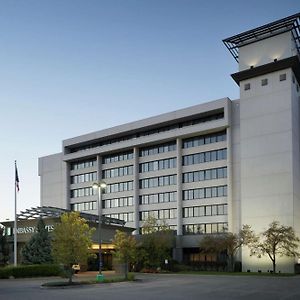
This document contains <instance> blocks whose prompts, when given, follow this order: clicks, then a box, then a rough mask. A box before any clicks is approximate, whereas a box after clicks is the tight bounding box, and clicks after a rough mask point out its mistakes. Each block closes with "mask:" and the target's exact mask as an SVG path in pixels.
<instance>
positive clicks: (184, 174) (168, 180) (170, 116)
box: [39, 14, 300, 272]
mask: <svg viewBox="0 0 300 300" xmlns="http://www.w3.org/2000/svg"><path fill="white" fill-rule="evenodd" d="M299 20H300V14H296V15H293V16H290V17H287V18H284V19H281V20H278V21H275V22H273V23H270V24H266V25H264V26H261V27H259V28H256V29H253V30H250V31H247V32H244V33H241V34H238V35H236V36H233V37H230V38H228V39H225V40H224V41H223V42H224V44H225V45H226V47H227V48H228V50H229V51H230V53H231V54H232V56H233V57H234V59H235V60H236V61H237V62H238V66H239V70H238V72H237V73H235V74H232V78H233V80H234V81H235V83H236V84H237V85H238V87H239V89H240V99H238V100H230V99H228V98H223V99H218V100H215V101H212V102H207V103H203V104H199V105H196V106H193V107H188V108H185V109H181V110H177V111H173V112H170V113H165V114H162V115H158V116H154V117H151V118H147V119H144V120H140V121H136V122H132V123H128V124H124V125H120V126H116V127H112V128H109V129H104V130H100V131H97V132H93V133H89V134H86V135H82V136H78V137H74V138H70V139H67V140H64V141H63V142H62V152H61V153H57V154H53V155H50V156H46V157H41V158H40V159H39V175H40V182H41V205H42V206H55V207H60V208H64V209H72V210H75V211H83V212H88V213H92V214H97V193H96V192H95V191H94V190H93V188H92V184H93V182H94V181H98V180H103V181H105V182H106V184H107V188H106V191H105V193H104V194H103V196H102V213H103V215H105V216H107V217H112V218H117V219H121V220H124V221H126V226H128V227H133V228H134V229H135V231H134V234H140V233H142V225H143V222H144V221H145V220H146V219H147V217H148V216H149V215H153V216H155V217H156V218H157V219H158V220H166V222H167V223H168V225H169V226H170V227H171V228H172V229H174V230H175V232H176V247H175V248H174V253H173V254H174V258H176V259H177V260H178V261H184V262H190V263H191V262H193V261H194V260H195V261H196V260H197V259H199V257H200V255H199V241H200V239H201V238H202V237H203V236H204V235H205V234H214V233H222V232H225V231H230V232H238V231H239V229H240V228H241V227H242V225H243V224H249V225H251V226H252V228H253V229H254V230H255V231H256V232H261V231H263V230H265V229H266V228H267V227H268V225H269V223H271V222H272V221H274V220H278V221H279V222H280V223H282V224H284V225H289V226H293V228H294V229H295V230H296V233H297V235H300V139H299V129H300V128H299V127H300V119H299V113H300V98H299V95H300V92H299V83H300V64H299V50H300V40H299V36H300V34H299ZM238 259H239V260H241V261H242V266H243V270H248V269H250V270H253V271H257V270H258V269H260V270H262V271H267V270H270V269H271V261H270V260H269V259H268V258H261V259H257V258H254V257H250V256H249V251H248V249H247V248H244V249H242V251H241V252H240V253H239V257H238ZM296 260H297V258H296ZM295 262H296V261H295V259H294V258H288V259H287V258H280V259H279V260H278V265H277V269H278V270H280V271H281V272H293V270H294V264H295Z"/></svg>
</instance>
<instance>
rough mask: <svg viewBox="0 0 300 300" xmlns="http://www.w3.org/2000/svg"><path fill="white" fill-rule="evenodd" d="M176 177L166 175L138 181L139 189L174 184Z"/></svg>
mask: <svg viewBox="0 0 300 300" xmlns="http://www.w3.org/2000/svg"><path fill="white" fill-rule="evenodd" d="M176 178H177V175H167V176H159V177H152V178H145V179H140V189H147V188H153V187H158V186H166V185H173V184H176V181H177V180H176Z"/></svg>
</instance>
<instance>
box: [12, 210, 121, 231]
mask: <svg viewBox="0 0 300 300" xmlns="http://www.w3.org/2000/svg"><path fill="white" fill-rule="evenodd" d="M69 212H71V210H69V209H63V208H58V207H52V206H38V207H35V208H34V207H32V208H30V209H26V210H25V211H21V212H20V213H19V214H18V215H17V218H18V221H22V220H34V219H40V218H59V217H60V216H61V215H62V214H64V213H69ZM79 214H80V217H82V218H84V219H86V220H87V221H88V222H92V223H98V221H99V217H98V215H94V214H89V213H83V212H79ZM101 221H102V224H106V225H119V226H125V223H126V222H125V221H123V220H119V219H114V218H108V217H104V216H102V217H101Z"/></svg>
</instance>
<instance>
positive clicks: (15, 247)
mask: <svg viewBox="0 0 300 300" xmlns="http://www.w3.org/2000/svg"><path fill="white" fill-rule="evenodd" d="M16 174H17V161H16V160H15V222H14V266H15V267H16V266H17V257H18V256H17V251H18V249H17V178H16Z"/></svg>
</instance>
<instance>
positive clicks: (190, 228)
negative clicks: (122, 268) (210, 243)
mask: <svg viewBox="0 0 300 300" xmlns="http://www.w3.org/2000/svg"><path fill="white" fill-rule="evenodd" d="M182 229H183V234H184V235H189V234H211V233H224V232H227V230H228V223H209V224H188V225H183V228H182Z"/></svg>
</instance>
